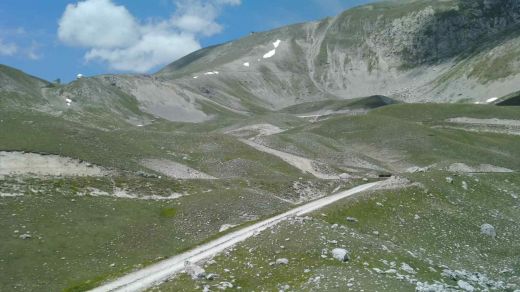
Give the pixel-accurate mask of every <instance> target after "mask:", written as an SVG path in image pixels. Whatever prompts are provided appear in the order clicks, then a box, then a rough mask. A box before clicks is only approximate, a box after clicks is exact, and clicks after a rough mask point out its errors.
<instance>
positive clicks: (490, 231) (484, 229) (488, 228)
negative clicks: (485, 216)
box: [480, 223, 497, 238]
mask: <svg viewBox="0 0 520 292" xmlns="http://www.w3.org/2000/svg"><path fill="white" fill-rule="evenodd" d="M480 233H482V234H484V235H487V236H491V237H493V238H495V237H497V232H496V230H495V227H494V226H493V225H491V224H487V223H486V224H482V226H480Z"/></svg>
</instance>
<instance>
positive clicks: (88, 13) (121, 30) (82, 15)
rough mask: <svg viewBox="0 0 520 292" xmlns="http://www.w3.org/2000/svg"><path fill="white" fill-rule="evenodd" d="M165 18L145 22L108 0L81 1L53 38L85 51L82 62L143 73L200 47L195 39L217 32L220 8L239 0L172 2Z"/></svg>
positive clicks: (70, 8)
mask: <svg viewBox="0 0 520 292" xmlns="http://www.w3.org/2000/svg"><path fill="white" fill-rule="evenodd" d="M175 4H176V7H177V9H176V10H175V12H174V13H173V14H172V16H171V17H170V18H169V19H165V20H160V21H155V22H148V23H144V22H142V21H139V20H138V19H136V18H135V17H134V16H133V15H132V14H131V13H130V12H129V11H128V10H127V9H126V8H125V7H124V6H121V5H116V4H115V3H113V2H112V0H85V1H81V2H78V3H76V4H69V5H67V7H66V9H65V12H64V13H63V16H62V18H61V19H60V21H59V28H58V37H59V39H60V40H61V41H62V42H64V43H65V44H68V45H71V46H79V47H85V48H88V49H89V51H88V52H87V53H86V55H85V59H86V60H87V61H93V60H100V61H103V62H106V63H107V64H108V65H109V67H110V68H112V69H116V70H122V71H134V72H147V71H149V70H151V69H152V68H155V67H156V66H159V65H164V64H167V63H169V62H172V61H174V60H176V59H178V58H180V57H182V56H184V55H186V54H188V53H191V52H193V51H195V50H197V49H199V48H200V47H201V46H200V42H199V38H200V37H202V36H211V35H214V34H216V33H219V32H221V31H222V29H223V28H222V26H221V25H220V24H219V23H218V22H217V18H218V16H219V14H220V12H221V9H222V8H223V7H224V6H225V5H239V4H240V0H177V1H175Z"/></svg>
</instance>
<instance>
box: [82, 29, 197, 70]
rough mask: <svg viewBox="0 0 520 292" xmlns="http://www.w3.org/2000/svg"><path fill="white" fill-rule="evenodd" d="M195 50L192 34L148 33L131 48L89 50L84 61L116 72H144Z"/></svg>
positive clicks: (195, 42)
mask: <svg viewBox="0 0 520 292" xmlns="http://www.w3.org/2000/svg"><path fill="white" fill-rule="evenodd" d="M198 49H200V45H199V43H198V42H197V41H196V40H195V39H194V38H193V36H191V35H182V34H175V35H174V34H171V33H168V32H150V33H147V34H145V35H143V37H142V39H141V40H140V41H139V42H137V43H136V44H134V45H133V46H130V47H128V48H124V49H114V50H110V49H92V50H90V51H89V52H88V53H87V55H86V56H85V58H86V60H87V61H90V60H95V59H99V60H104V61H106V62H108V63H109V64H110V67H111V68H113V69H116V70H121V71H134V72H147V71H148V70H150V69H151V68H154V67H155V66H158V65H163V64H165V63H167V62H171V61H173V60H174V59H175V58H179V57H182V56H184V55H186V54H187V53H189V52H193V51H195V50H198Z"/></svg>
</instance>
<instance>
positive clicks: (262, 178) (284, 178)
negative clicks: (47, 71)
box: [0, 0, 520, 291]
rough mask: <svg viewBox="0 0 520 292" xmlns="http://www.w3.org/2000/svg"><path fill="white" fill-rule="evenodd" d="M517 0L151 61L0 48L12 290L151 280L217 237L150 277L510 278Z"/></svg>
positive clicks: (429, 285) (418, 286)
mask: <svg viewBox="0 0 520 292" xmlns="http://www.w3.org/2000/svg"><path fill="white" fill-rule="evenodd" d="M519 3H520V1H511V0H503V1H491V0H485V1H484V0H483V1H455V0H442V1H440V0H439V1H437V0H435V1H434V0H429V1H427V0H417V1H408V0H403V1H388V2H378V3H375V4H372V5H365V6H360V7H357V8H354V9H351V10H347V11H345V12H344V13H342V14H341V15H339V16H337V17H332V18H328V19H325V20H322V21H317V22H312V23H304V24H296V25H292V26H288V27H283V28H280V29H276V30H273V31H269V32H258V33H254V34H252V35H250V36H247V37H245V38H243V39H240V40H236V41H233V42H229V43H226V44H222V45H219V46H214V47H209V48H205V49H202V50H200V51H197V52H194V53H192V54H190V55H188V56H186V57H184V58H182V59H180V60H178V61H176V62H173V63H172V64H170V65H169V66H166V67H165V68H163V69H162V70H160V71H159V72H157V73H156V74H152V75H101V76H94V77H87V78H80V79H77V80H75V81H73V82H70V83H68V84H56V83H51V82H47V81H44V80H41V79H39V78H37V77H34V76H30V75H28V74H25V73H24V72H21V71H19V70H17V69H14V68H10V67H7V66H0V218H2V220H0V234H2V240H1V241H0V274H1V275H2V277H0V291H88V290H91V289H94V288H96V287H100V286H102V285H103V284H105V283H108V284H113V283H114V282H112V281H113V280H115V279H118V278H120V277H122V276H124V275H127V274H128V273H130V272H133V271H137V272H136V273H133V274H131V275H130V277H126V278H124V279H126V280H128V279H134V280H138V281H137V282H139V281H140V280H142V279H140V280H139V279H135V278H133V276H132V275H134V276H135V275H138V276H139V275H140V276H143V275H145V274H148V275H149V274H150V269H146V268H148V266H149V265H152V264H154V263H157V262H161V261H162V260H164V259H166V258H172V257H173V260H170V262H169V263H170V264H171V261H175V259H176V257H175V256H182V255H186V254H189V253H191V254H196V256H197V257H198V256H200V253H199V252H194V251H197V250H198V251H200V248H199V249H196V248H197V247H201V248H202V247H208V246H212V247H215V246H227V245H226V244H227V241H226V242H224V240H225V239H226V238H227V239H229V238H232V239H231V240H233V241H234V240H237V241H240V240H244V241H242V242H236V244H235V245H233V246H232V247H230V248H229V249H227V250H226V251H225V252H223V253H213V254H211V255H210V256H212V257H213V256H214V258H213V259H212V260H207V261H206V260H202V261H201V262H197V263H189V264H187V263H185V262H184V260H182V261H181V262H176V263H175V267H174V266H171V265H170V264H165V263H164V262H161V264H160V265H159V266H155V267H156V268H157V267H161V265H162V269H159V270H155V271H154V272H153V273H152V274H153V275H152V276H158V277H159V276H160V277H161V279H166V278H168V277H170V279H169V280H168V281H167V282H165V283H159V282H154V285H156V286H157V287H148V286H147V287H145V288H150V289H151V291H155V290H161V291H201V290H204V291H215V290H226V289H232V288H236V289H239V288H240V290H243V291H289V290H291V291H292V290H294V291H461V290H463V291H518V289H520V277H519V275H520V266H519V262H518V255H519V254H520V240H519V238H518V234H520V225H519V224H518V222H519V221H520V212H518V209H519V208H520V175H519V171H520V118H519V117H520V107H519V106H518V105H519V96H520V94H519V92H520V91H519V88H518V84H520V83H518V81H519V80H518V79H519V76H520V75H519V74H518V73H520V72H519V70H520V66H518V60H519V48H520V46H518V41H519V35H518V31H519V30H518V26H519V25H520V24H519V22H520V14H519ZM389 176H390V178H389ZM371 183H375V185H373V187H372V188H371V189H369V190H366V191H364V192H362V193H358V194H356V195H355V196H351V197H342V198H343V199H341V200H337V201H333V200H331V201H329V200H330V199H337V198H338V196H333V197H330V196H329V195H332V194H336V193H341V194H345V193H344V191H347V190H351V189H352V188H354V187H358V186H360V187H362V188H364V187H367V184H371ZM321 198H323V199H324V200H325V201H328V202H329V203H331V204H330V205H328V207H324V208H320V209H319V210H316V211H313V212H310V213H306V214H305V215H299V216H296V217H290V218H286V220H278V219H280V217H278V216H280V214H287V212H291V214H294V212H296V211H297V212H298V214H302V213H301V212H302V210H301V209H300V208H301V207H302V206H304V205H306V204H311V205H314V204H315V203H316V200H319V199H321ZM318 202H319V201H318ZM314 206H315V205H314ZM270 218H275V219H272V220H275V221H276V222H277V225H276V226H271V227H269V228H268V229H267V230H264V231H261V229H263V228H265V227H266V225H262V224H264V223H261V224H260V225H262V226H261V227H260V228H259V229H255V230H250V229H249V228H252V227H254V226H256V225H258V224H255V223H260V222H265V221H264V220H269V219H270ZM276 218H278V219H276ZM277 220H278V221H277ZM235 231H247V233H248V234H250V235H253V232H254V231H258V232H259V233H258V234H257V235H255V236H253V237H250V238H246V237H243V234H242V235H240V236H231V235H232V232H235ZM227 239H226V240H227ZM207 251H208V250H206V251H205V252H207ZM205 252H204V253H205ZM208 255H209V254H208ZM177 259H178V257H177ZM183 259H184V258H183ZM184 265H186V266H184ZM179 266H180V267H185V270H186V272H190V271H191V272H196V274H199V275H198V277H196V279H194V278H192V277H190V276H189V275H188V274H185V273H180V274H176V273H172V272H171V271H173V270H175V271H178V270H179V268H178V267H179ZM143 268H144V270H142V269H143ZM202 268H203V269H205V270H206V274H205V277H202V276H201V274H202V273H201V269H202ZM156 272H157V273H156ZM140 276H139V277H140ZM195 276H197V275H195ZM145 280H146V279H145ZM123 282H124V281H123ZM140 283H141V284H142V283H143V282H142V281H141V282H140ZM134 284H135V285H134V286H131V285H130V286H127V287H121V288H122V289H121V290H125V288H128V289H127V290H125V291H135V290H136V289H137V288H133V287H138V286H139V285H138V284H139V283H137V284H136V282H134ZM102 287H107V286H102ZM107 290H108V289H107ZM102 291H106V290H102Z"/></svg>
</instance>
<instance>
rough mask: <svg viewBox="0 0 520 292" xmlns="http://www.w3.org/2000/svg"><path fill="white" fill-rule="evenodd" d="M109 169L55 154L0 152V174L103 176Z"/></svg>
mask: <svg viewBox="0 0 520 292" xmlns="http://www.w3.org/2000/svg"><path fill="white" fill-rule="evenodd" d="M107 174H109V171H108V170H106V169H103V168H101V167H98V166H95V165H92V164H90V163H88V162H82V161H79V160H76V159H72V158H68V157H62V156H57V155H42V154H36V153H23V152H6V151H1V152H0V176H2V175H36V176H104V175H107Z"/></svg>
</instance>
